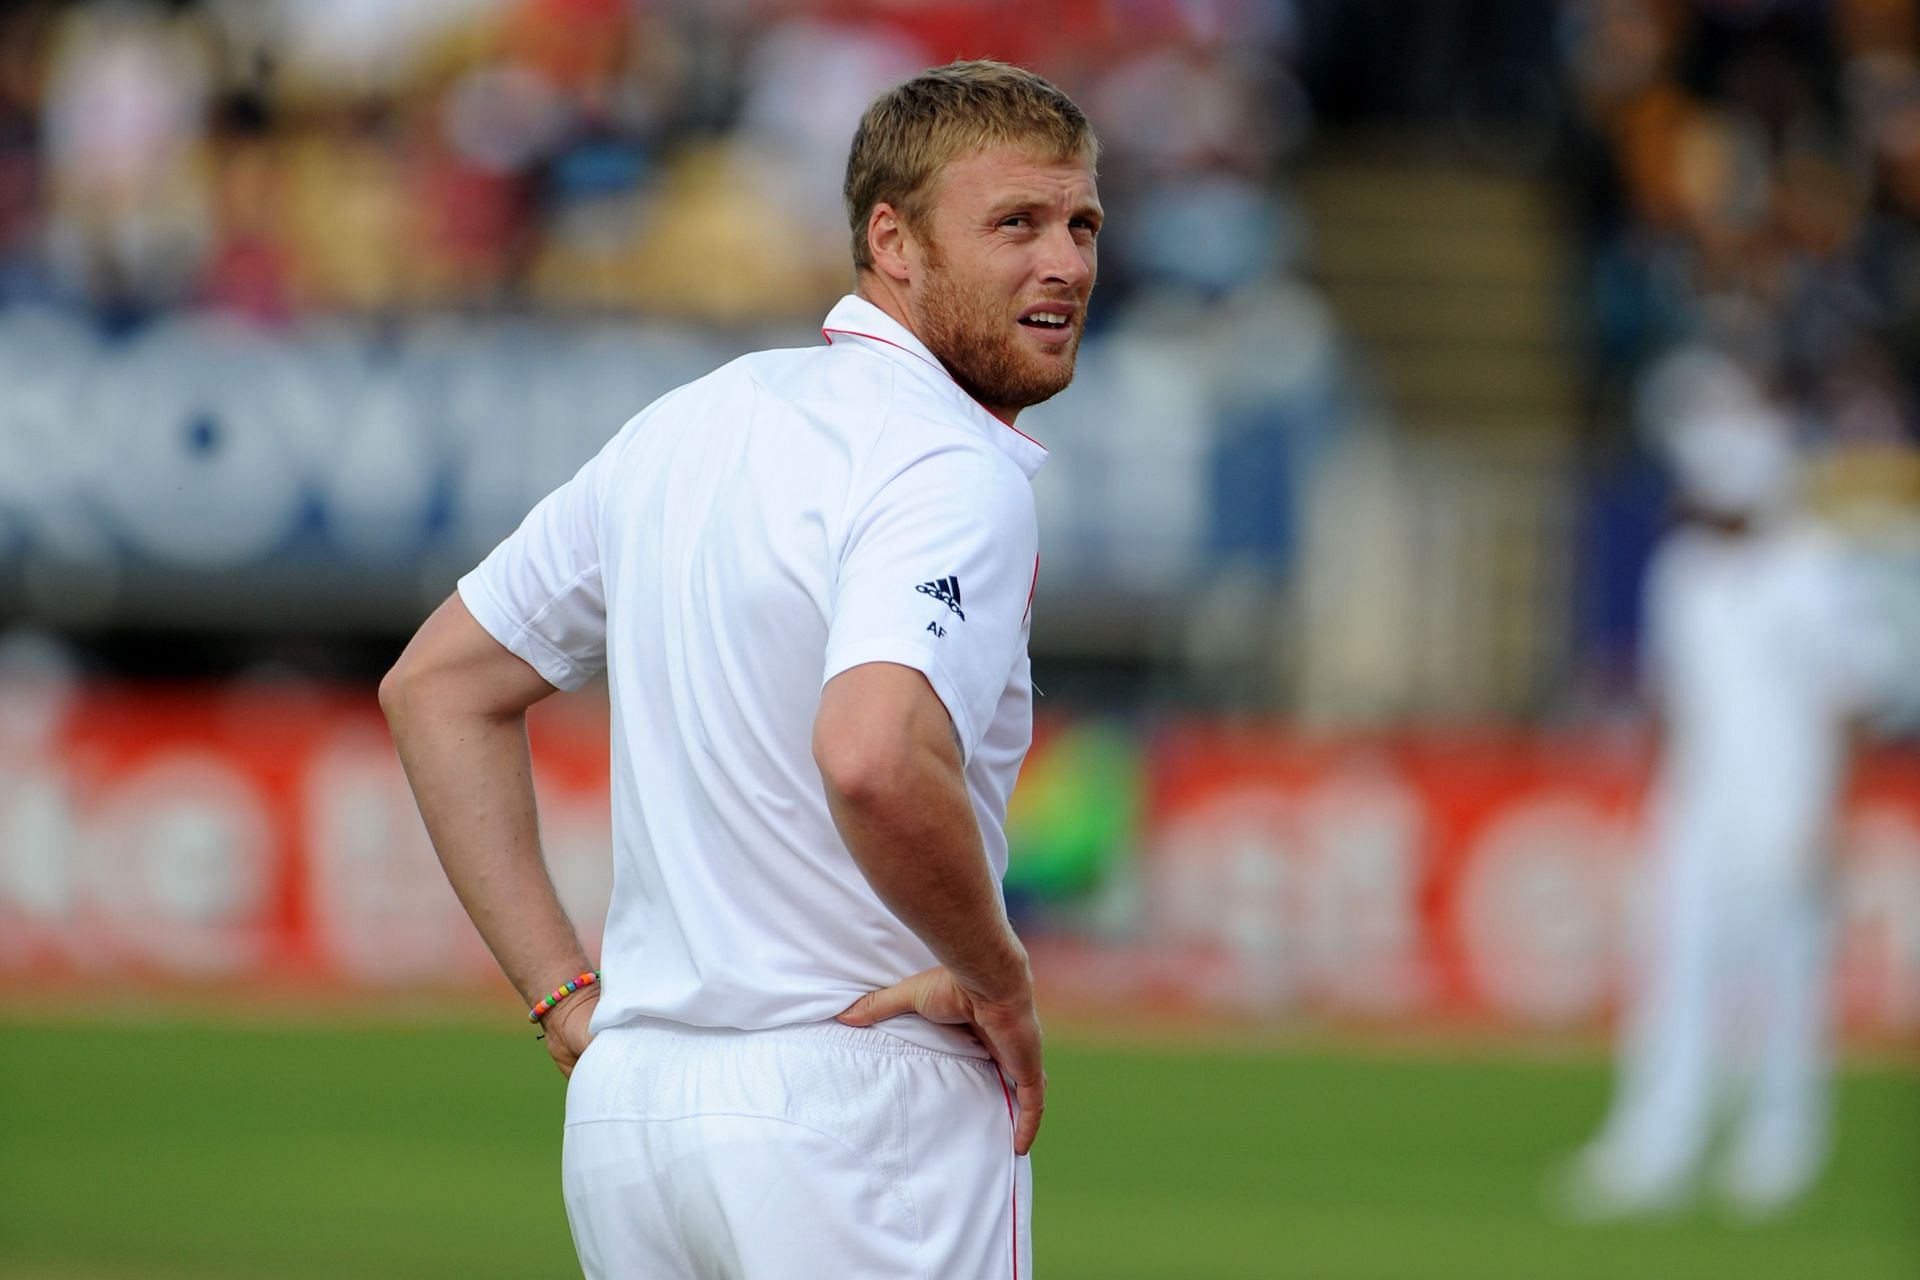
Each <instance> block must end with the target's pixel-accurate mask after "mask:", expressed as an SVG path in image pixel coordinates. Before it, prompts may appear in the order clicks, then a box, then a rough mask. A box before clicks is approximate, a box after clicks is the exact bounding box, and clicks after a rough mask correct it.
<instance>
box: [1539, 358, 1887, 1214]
mask: <svg viewBox="0 0 1920 1280" xmlns="http://www.w3.org/2000/svg"><path fill="white" fill-rule="evenodd" d="M1648 408H1649V411H1650V412H1651V414H1652V415H1653V416H1654V418H1655V419H1656V421H1657V425H1658V427H1659V429H1660V430H1661V432H1662V434H1663V437H1664V438H1663V443H1664V445H1665V450H1664V451H1665V452H1666V454H1667V456H1668V458H1669V459H1670V462H1671V465H1672V466H1673V469H1674V471H1675V472H1676V475H1677V479H1678V481H1679V485H1680V489H1681V492H1682V494H1683V498H1684V502H1685V504H1686V511H1687V516H1686V518H1685V520H1684V521H1683V523H1682V524H1681V525H1680V526H1679V527H1678V528H1677V529H1676V530H1675V531H1674V532H1673V533H1672V534H1670V535H1669V536H1668V538H1667V539H1666V541H1665V542H1664V543H1663V544H1662V545H1661V547H1660V548H1659V550H1658V551H1657V553H1656V555H1655V558H1654V563H1653V566H1652V568H1651V570H1650V572H1649V575H1648V586H1647V594H1648V603H1647V628H1648V634H1649V643H1648V647H1647V654H1646V665H1647V669H1648V677H1649V678H1648V685H1649V689H1650V692H1651V694H1652V696H1653V699H1654V701H1655V704H1656V706H1657V708H1658V712H1659V716H1660V722H1661V726H1662V736H1663V744H1662V749H1661V762H1660V768H1659V774H1658V782H1657V784H1656V788H1655V793H1654V798H1653V800H1652V804H1651V812H1650V817H1649V827H1650V837H1649V838H1650V841H1651V848H1650V850H1649V860H1648V862H1647V864H1646V879H1645V884H1644V886H1643V888H1644V891H1645V900H1644V902H1643V903H1642V909H1643V912H1644V919H1643V921H1642V923H1643V926H1644V930H1643V934H1642V936H1641V938H1640V945H1639V946H1637V947H1635V948H1634V950H1633V954H1635V955H1636V957H1637V958H1638V959H1639V960H1640V961H1641V965H1640V967H1639V970H1638V972H1636V973H1635V974H1634V975H1633V977H1634V980H1633V983H1632V985H1631V988H1630V995H1629V998H1628V1003H1627V1009H1626V1015H1625V1019H1624V1024H1623V1030H1622V1036H1621V1048H1620V1074H1619V1080H1618V1086H1617V1092H1616V1095H1615V1099H1614V1103H1613V1108H1612V1111H1611V1112H1610V1113H1609V1115H1608V1117H1607V1121H1606V1124H1605V1126H1604V1128H1603V1129H1602V1131H1601V1133H1600V1135H1599V1136H1598V1137H1597V1138H1595V1139H1594V1141H1593V1142H1592V1144H1590V1145H1589V1146H1588V1147H1587V1148H1586V1150H1585V1151H1583V1152H1582V1153H1581V1155H1580V1157H1579V1158H1578V1160H1577V1161H1576V1163H1575V1165H1574V1166H1573V1168H1572V1170H1571V1172H1570V1177H1569V1182H1568V1187H1567V1192H1568V1195H1569V1204H1568V1208H1569V1209H1570V1210H1571V1211H1572V1212H1573V1213H1575V1214H1577V1215H1581V1216H1586V1217H1601V1218H1604V1217H1615V1216H1624V1215H1628V1214H1635V1213H1642V1212H1659V1211H1664V1210H1668V1209H1671V1208H1674V1207H1677V1206H1678V1205H1680V1204H1681V1203H1683V1202H1684V1201H1685V1200H1686V1199H1687V1198H1688V1197H1689V1196H1690V1195H1691V1194H1692V1191H1693V1186H1694V1179H1695V1177H1696V1176H1697V1174H1698V1172H1699V1168H1700V1165H1701V1163H1702V1159H1703V1157H1704V1155H1705V1153H1706V1150H1707V1147H1708V1144H1709V1141H1710V1138H1711V1136H1712V1132H1713V1127H1714V1124H1715V1121H1716V1119H1717V1114H1716V1113H1717V1111H1718V1109H1719V1107H1720V1104H1722V1103H1723V1102H1733V1103H1734V1104H1735V1105H1734V1108H1733V1133H1732V1142H1731V1149H1730V1151H1729V1153H1728V1155H1727V1159H1726V1163H1725V1166H1724V1170H1723V1174H1724V1176H1723V1180H1722V1182H1723V1188H1722V1189H1723V1190H1724V1192H1725V1194H1726V1195H1727V1197H1728V1198H1729V1199H1730V1200H1731V1202H1732V1203H1733V1204H1734V1206H1735V1207H1736V1208H1737V1209H1739V1210H1741V1211H1743V1212H1747V1213H1751V1214H1755V1215H1759V1214H1766V1213H1771V1212H1774V1211H1776V1210H1778V1209H1780V1208H1783V1207H1784V1206H1786V1205H1787V1204H1789V1203H1791V1202H1792V1201H1793V1200H1794V1199H1796V1198H1797V1197H1798V1196H1799V1195H1800V1194H1801V1193H1803V1192H1804V1191H1806V1190H1807V1189H1808V1188H1809V1187H1810V1186H1811V1185H1812V1184H1813V1182H1814V1180H1815V1179H1816V1178H1817V1176H1818V1174H1819V1172H1820V1168H1821V1165H1822V1163H1823V1162H1824V1160H1825V1157H1826V1153H1827V1145H1828V1133H1827V1130H1828V1116H1827V1106H1828V1103H1827V1096H1826V1095H1827V1091H1828V1068H1827V1040H1828V1036H1829V1029H1828V1008H1827V986H1828V968H1829V965H1828V954H1827V952H1828V931H1829V919H1828V917H1829V910H1828V905H1827V901H1826V899H1827V881H1828V875H1827V870H1828V861H1829V857H1830V849H1829V844H1830V841H1831V839H1832V834H1833V833H1832V832H1831V831H1830V829H1829V828H1830V825H1831V822H1832V819H1833V817H1834V812H1835V805H1836V802H1837V800H1838V798H1839V794H1840V791H1841V788H1842V785H1843V780H1844V775H1845V771H1846V757H1847V750H1848V743H1847V733H1848V725H1849V723H1850V722H1851V721H1852V720H1854V719H1856V718H1857V717H1858V716H1859V715H1860V714H1861V713H1862V712H1864V711H1865V710H1866V709H1867V704H1868V692H1869V690H1870V688H1871V686H1872V684H1873V680H1872V675H1873V671H1874V667H1875V661H1874V655H1873V654H1872V653H1871V650H1870V647H1869V642H1868V637H1869V636H1870V631H1869V628H1868V627H1867V625H1866V623H1867V619H1866V617H1865V616H1864V614H1863V611H1862V610H1861V609H1860V608H1859V606H1858V601H1857V600H1856V599H1855V598H1854V597H1853V596H1852V594H1851V593H1850V591H1849V585H1848V576H1847V574H1848V570H1847V566H1846V562H1845V560H1844V558H1843V556H1842V554H1841V552H1840V550H1839V546H1838V543H1837V542H1836V541H1835V540H1833V539H1832V538H1831V536H1830V535H1829V534H1827V533H1826V532H1824V531H1822V530H1820V529H1819V528H1817V527H1816V526H1815V525H1814V524H1813V523H1812V522H1811V521H1810V520H1808V519H1807V518H1806V517H1805V516H1803V515H1802V514H1801V513H1800V511H1799V510H1798V504H1797V501H1796V499H1795V487H1796V486H1795V463H1794V457H1793V447H1792V441H1791V435H1790V431H1789V427H1788V423H1787V421H1786V419H1785V418H1784V417H1783V416H1782V415H1781V414H1780V413H1779V411H1778V410H1777V409H1776V408H1775V407H1773V406H1771V405H1769V404H1768V403H1766V401H1765V400H1764V398H1763V397H1762V396H1761V395H1760V393H1759V391H1758V389H1757V388H1756V387H1755V386H1754V385H1753V383H1752V382H1751V381H1750V380H1749V379H1748V378H1747V377H1746V375H1744V374H1743V373H1742V372H1740V370H1738V369H1737V368H1736V367H1735V366H1734V365H1732V364H1731V363H1730V362H1727V361H1725V360H1722V359H1719V358H1717V357H1713V356H1708V355H1705V354H1702V353H1698V352H1687V353H1681V354H1679V355H1676V356H1674V357H1671V358H1670V359H1669V360H1668V361H1666V362H1665V363H1664V364H1663V365H1661V366H1659V368H1658V370H1657V376H1656V377H1655V378H1654V379H1653V380H1652V381H1651V383H1650V385H1649V387H1648ZM1742 1051H1745V1052H1744V1054H1743V1052H1742ZM1743 1058H1746V1059H1750V1062H1749V1063H1746V1065H1747V1066H1748V1069H1747V1070H1745V1071H1743V1070H1741V1069H1740V1068H1741V1067H1742V1065H1743ZM1743 1086H1744V1087H1743Z"/></svg>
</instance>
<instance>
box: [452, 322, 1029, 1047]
mask: <svg viewBox="0 0 1920 1280" xmlns="http://www.w3.org/2000/svg"><path fill="white" fill-rule="evenodd" d="M862 308H864V304H859V303H857V301H850V302H849V303H845V304H843V305H842V308H841V309H839V310H837V311H836V313H835V314H836V316H842V315H843V314H850V315H851V317H852V318H851V319H847V320H845V323H848V324H851V325H857V326H858V327H859V328H860V330H861V332H860V334H859V335H858V336H855V335H852V334H848V335H845V336H841V335H834V336H835V339H836V340H835V341H834V342H833V343H832V345H829V346H822V347H817V348H811V349H803V350H793V351H770V352H763V353H759V354H757V355H752V356H747V357H744V358H742V359H740V360H737V361H735V362H733V363H732V364H729V365H727V366H725V367H724V368H722V369H719V370H717V371H715V372H714V373H713V374H710V375H709V376H707V377H705V378H702V379H700V380H698V381H696V382H694V383H691V384H688V385H687V386H685V387H682V388H680V389H678V390H677V391H675V392H673V393H671V394H669V395H667V396H666V397H664V398H662V399H661V400H660V401H658V402H657V403H656V404H654V405H653V406H651V407H649V408H648V409H647V410H646V411H645V412H643V413H641V414H640V415H638V416H637V417H636V418H634V419H633V420H632V421H631V422H630V423H628V424H627V426H626V427H625V428H624V429H623V430H622V431H621V432H620V434H619V435H618V436H617V437H616V438H615V439H614V440H613V441H612V442H611V443H610V444H609V445H608V446H607V448H606V449H605V450H603V452H602V453H601V455H600V456H599V457H597V458H596V459H594V460H593V462H591V463H589V464H588V465H587V467H585V468H583V469H582V471H581V473H580V474H579V475H578V476H577V477H576V478H575V479H574V481H573V482H571V483H570V484H569V485H568V486H566V487H565V488H564V489H562V490H561V491H559V492H558V493H556V494H555V495H554V497H553V498H551V499H549V500H548V502H547V503H543V504H542V506H541V508H539V509H536V511H535V512H534V513H533V515H531V516H529V518H528V521H527V524H526V526H525V527H523V529H522V530H521V531H520V533H519V534H517V535H516V536H515V538H514V539H510V540H509V541H508V542H507V543H505V544H503V545H502V548H501V549H500V551H498V552H496V553H495V555H494V556H493V557H490V558H489V560H488V561H487V562H486V563H485V564H483V565H482V566H481V567H480V568H479V569H478V570H476V571H475V573H474V574H472V575H469V577H468V578H466V579H463V580H462V583H461V593H462V596H463V598H464V599H466V601H467V603H468V606H469V608H471V609H472V610H473V612H474V614H475V616H476V617H477V618H479V619H480V620H481V621H482V622H483V623H491V624H492V625H493V626H495V627H506V626H510V625H512V624H511V623H510V622H509V621H508V620H509V619H510V618H523V619H534V620H535V622H534V626H533V630H534V631H535V632H538V633H540V634H539V635H538V636H537V637H530V639H531V640H532V643H531V646H530V647H532V648H533V649H534V650H536V651H542V650H544V651H547V652H548V653H549V654H550V657H551V661H552V664H553V669H552V670H551V671H543V674H547V675H548V677H549V678H550V679H553V680H554V682H555V683H557V684H562V685H563V686H564V685H566V684H569V683H574V682H577V681H578V680H579V679H580V678H583V676H582V674H581V673H583V672H584V671H586V670H589V669H590V668H591V667H592V666H594V665H598V664H599V663H601V662H604V665H605V666H606V669H607V672H608V679H609V687H610V696H611V699H612V703H613V708H614V715H613V804H614V815H613V818H614V821H613V827H614V831H615V842H616V850H615V892H614V897H613V902H612V905H611V908H610V911H609V915H608V922H607V931H606V940H605V944H604V953H603V967H604V968H605V969H606V970H607V971H608V972H610V973H616V974H618V973H631V974H644V975H645V982H644V983H638V982H636V983H630V984H629V983H621V982H618V981H617V980H610V981H608V983H607V985H606V989H605V992H604V994H603V995H602V998H601V1001H600V1005H599V1009H598V1011H597V1013H596V1015H595V1025H596V1027H605V1026H613V1025H618V1024H620V1023H622V1022H626V1021H629V1020H631V1019H633V1018H635V1017H658V1018H667V1019H671V1020H673V1021H677V1022H683V1023H689V1024H692V1025H697V1026H733V1027H743V1028H757V1027H771V1026H781V1025H786V1024H790V1023H795V1022H807V1021H818V1020H820V1019H823V1018H829V1017H832V1016H833V1015H834V1014H835V1013H837V1012H839V1011H840V1010H841V1009H844V1008H845V1007H846V1006H847V1005H848V1004H849V1003H850V1002H851V1001H852V1000H853V999H855V998H856V997H857V996H859V995H860V994H862V993H864V992H866V991H869V990H872V989H874V988H875V987H876V986H880V985H885V982H886V981H887V980H888V978H889V977H890V976H892V975H898V974H901V973H913V972H918V971H920V970H922V969H926V968H928V967H931V966H932V965H933V964H934V963H935V961H934V958H933V956H932V954H931V952H930V951H929V950H928V949H927V947H926V946H925V944H924V943H922V942H921V941H920V940H919V939H918V938H917V937H915V936H914V934H913V933H912V931H911V930H910V929H908V928H907V927H906V926H905V925H904V924H902V923H901V922H900V921H899V920H897V919H896V918H895V917H894V916H893V915H892V913H890V912H889V911H888V910H887V909H886V907H885V906H884V905H883V904H882V903H881V902H880V900H879V899H878V897H877V896H876V895H875V894H874V891H873V889H872V888H871V886H870V885H869V884H868V883H867V881H866V879H865V877H864V876H863V875H862V874H861V873H860V870H859V868H858V867H857V866H856V865H855V864H854V862H853V860H852V859H851V857H850V856H849V855H848V853H847V850H846V847H845V845H844V843H843V842H842V841H841V839H840V837H839V835H838V833H837V831H836V830H835V827H834V825H833V819H832V815H831V814H830V813H829V811H828V808H827V804H826V799H825V795H824V793H823V790H822V788H821V785H820V778H819V774H818V770H817V768H816V766H815V764H814V761H813V758H812V755H811V750H810V735H811V733H812V729H813V724H814V718H815V716H816V715H817V713H818V710H819V694H820V688H821V685H822V684H823V683H824V681H825V680H826V679H828V678H831V676H833V675H834V674H836V673H837V672H838V671H841V670H845V669H847V668H848V667H851V666H853V665H856V664H858V663H861V662H871V661H893V662H900V663H903V664H905V665H912V666H915V667H916V668H930V670H929V680H930V683H932V684H933V685H934V687H935V689H936V692H939V693H940V694H941V696H942V698H943V700H944V701H946V702H947V703H948V705H949V711H950V712H951V713H952V715H953V719H954V723H955V726H956V733H957V735H958V736H959V737H960V738H961V742H962V747H963V750H964V753H965V755H966V757H967V781H968V789H969V792H970V794H971V797H972V799H973V802H974V808H975V812H976V816H977V818H978V819H979V825H980V829H981V831H982V833H983V835H984V836H985V837H986V840H987V850H986V851H987V855H988V858H989V860H990V862H991V863H992V864H993V868H994V871H995V874H996V876H997V875H998V874H1000V873H1002V872H1003V871H1004V869H1005V859H1006V846H1005V841H1004V838H1003V837H1002V835H1001V831H1002V824H1003V822H1004V819H1005V806H1006V797H1007V795H1008V793H1009V792H1010V790H1011V787H1012V783H1013V777H1014V774H1015V773H1016V772H1017V769H1018V764H1019V759H1018V752H1019V751H1020V750H1023V749H1024V744H1025V742H1026V740H1027V737H1028V734H1029V731H1030V714H1031V712H1030V705H1031V704H1030V687H1029V684H1028V679H1027V664H1026V655H1025V637H1026V621H1027V620H1026V605H1027V595H1028V593H1029V592H1030V590H1031V586H1032V566H1033V557H1034V550H1033V543H1034V536H1035V535H1034V518H1033V510H1032V494H1031V490H1030V488H1029V486H1028V484H1027V479H1026V476H1025V475H1024V474H1023V473H1022V469H1021V466H1020V465H1019V464H1018V463H1017V462H1016V461H1015V460H1014V457H1013V456H1010V455H1014V454H1017V455H1020V456H1022V457H1027V458H1030V459H1031V461H1032V464H1033V465H1038V460H1039V456H1040V451H1039V450H1038V447H1037V446H1034V445H1033V444H1032V442H1031V441H1028V440H1026V438H1025V437H1023V436H1020V435H1019V434H1018V433H1017V432H1013V431H1012V430H1011V429H1010V428H1008V427H1006V426H1004V425H1003V424H1000V423H997V422H994V421H993V420H991V419H990V418H988V417H987V415H985V413H984V412H983V411H980V410H979V409H978V407H977V406H974V405H972V403H971V401H969V400H967V399H966V398H965V396H964V394H963V393H958V390H957V388H953V387H952V383H951V379H949V378H947V376H946V375H945V373H944V372H943V371H941V370H940V369H939V367H938V366H937V365H935V364H933V363H932V362H931V360H930V359H926V358H925V357H923V356H921V355H919V354H917V353H916V352H914V351H913V350H911V349H910V347H911V345H917V344H914V343H913V340H912V339H911V337H910V336H909V335H906V334H904V333H895V334H890V335H888V336H885V337H875V336H873V335H872V331H874V330H884V329H885V328H886V324H885V317H884V316H880V317H877V318H876V317H875V316H873V315H866V314H863V311H862ZM865 310H871V308H865ZM830 323H831V322H830ZM955 506H959V507H964V508H968V509H969V510H967V512H966V514H965V518H964V519H953V518H951V517H952V516H954V515H956V514H958V513H957V512H953V511H949V510H943V508H952V507H955ZM923 588H924V589H923ZM575 597H582V598H583V600H582V603H584V604H590V605H591V606H594V607H590V608H583V609H582V610H581V613H582V616H583V618H585V619H586V620H587V621H586V624H585V625H583V626H581V627H580V628H579V634H578V636H576V635H575V634H574V631H573V629H571V628H570V626H569V623H568V621H567V618H568V611H569V608H570V606H571V602H572V601H573V600H574V599H575ZM543 598H544V599H543ZM600 609H603V610H604V634H603V638H602V639H600V640H599V643H602V644H604V651H598V650H596V649H595V647H594V645H595V632H594V628H593V627H592V625H591V619H592V617H593V615H594V614H595V613H596V612H597V611H598V610H600ZM576 650H577V652H576ZM996 730H997V732H996ZM884 1029H885V1030H887V1031H889V1032H890V1033H892V1034H895V1035H899V1036H901V1037H903V1038H905V1039H909V1040H912V1041H914V1042H916V1043H921V1044H924V1045H926V1046H928V1047H934V1048H944V1049H947V1050H949V1051H957V1052H966V1053H971V1054H978V1053H980V1052H982V1051H981V1049H980V1048H979V1046H978V1045H977V1043H976V1042H974V1040H973V1039H972V1038H971V1037H970V1036H968V1035H967V1034H966V1033H965V1032H964V1031H962V1030H960V1029H957V1028H951V1027H939V1026H935V1025H933V1024H930V1023H927V1022H924V1021H923V1020H920V1019H918V1018H913V1017H906V1018H901V1019H896V1020H894V1021H892V1022H889V1023H887V1024H885V1028H884Z"/></svg>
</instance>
